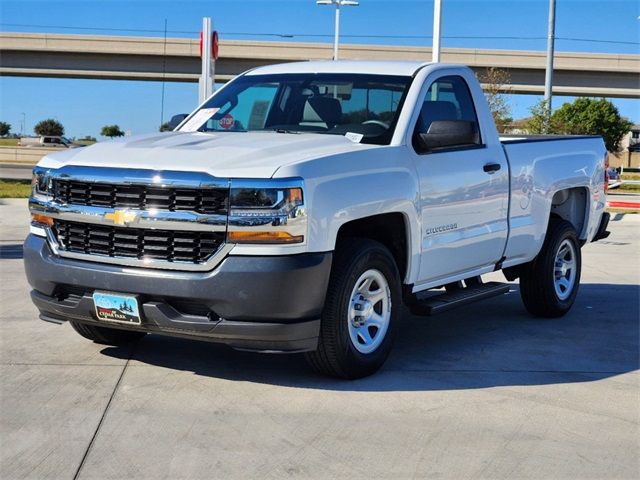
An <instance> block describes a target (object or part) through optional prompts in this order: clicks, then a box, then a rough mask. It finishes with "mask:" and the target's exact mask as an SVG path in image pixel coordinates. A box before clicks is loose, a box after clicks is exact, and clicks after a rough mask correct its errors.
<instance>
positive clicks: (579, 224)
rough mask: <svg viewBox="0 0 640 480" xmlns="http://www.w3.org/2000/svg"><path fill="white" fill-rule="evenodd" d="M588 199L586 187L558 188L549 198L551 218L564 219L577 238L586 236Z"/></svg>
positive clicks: (582, 238) (588, 194)
mask: <svg viewBox="0 0 640 480" xmlns="http://www.w3.org/2000/svg"><path fill="white" fill-rule="evenodd" d="M589 199H590V192H589V189H588V187H584V186H583V187H572V188H566V189H562V190H558V191H556V192H555V193H554V194H553V197H552V199H551V211H550V214H549V217H550V219H551V218H558V219H562V220H566V221H567V222H569V223H570V224H571V225H573V228H574V229H575V230H576V232H577V234H578V238H579V239H581V240H584V239H586V238H587V226H588V223H589V219H588V215H589Z"/></svg>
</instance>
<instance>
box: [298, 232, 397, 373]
mask: <svg viewBox="0 0 640 480" xmlns="http://www.w3.org/2000/svg"><path fill="white" fill-rule="evenodd" d="M400 307H401V287H400V274H399V273H398V268H397V266H396V263H395V261H394V259H393V257H392V256H391V253H390V252H389V250H388V249H387V248H386V247H385V246H384V245H382V244H381V243H378V242H375V241H373V240H368V239H360V238H349V239H346V240H344V241H343V242H341V244H340V245H339V247H338V249H337V250H336V253H335V256H334V260H333V267H332V270H331V277H330V279H329V286H328V288H327V297H326V300H325V306H324V310H323V313H322V320H321V325H320V338H319V341H318V349H317V350H316V351H314V352H309V353H307V354H306V358H307V361H308V362H309V364H310V365H311V366H312V367H313V368H314V369H315V370H317V371H318V372H320V373H323V374H326V375H330V376H334V377H340V378H348V379H355V378H362V377H366V376H368V375H371V374H372V373H374V372H376V371H377V370H378V369H379V368H380V367H381V366H382V364H383V363H384V361H385V360H386V359H387V357H388V356H389V352H390V351H391V346H392V344H393V340H394V338H395V334H396V331H397V327H398V323H399V318H400Z"/></svg>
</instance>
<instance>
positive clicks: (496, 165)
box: [482, 163, 502, 173]
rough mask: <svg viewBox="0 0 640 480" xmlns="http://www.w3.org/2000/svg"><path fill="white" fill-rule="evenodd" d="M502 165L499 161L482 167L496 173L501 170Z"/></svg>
mask: <svg viewBox="0 0 640 480" xmlns="http://www.w3.org/2000/svg"><path fill="white" fill-rule="evenodd" d="M500 168H502V167H501V165H500V164H499V163H487V164H485V166H484V167H482V169H483V170H484V171H485V172H487V173H494V172H497V171H498V170H500Z"/></svg>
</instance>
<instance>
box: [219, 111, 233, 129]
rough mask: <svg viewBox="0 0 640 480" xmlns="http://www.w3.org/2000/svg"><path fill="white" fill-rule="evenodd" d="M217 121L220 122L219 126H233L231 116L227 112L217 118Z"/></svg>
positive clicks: (228, 127) (227, 127) (225, 127)
mask: <svg viewBox="0 0 640 480" xmlns="http://www.w3.org/2000/svg"><path fill="white" fill-rule="evenodd" d="M218 123H220V127H221V128H224V129H225V130H229V129H230V128H231V127H233V117H232V116H231V115H229V114H228V113H227V114H226V115H225V116H224V117H222V118H221V119H220V120H218Z"/></svg>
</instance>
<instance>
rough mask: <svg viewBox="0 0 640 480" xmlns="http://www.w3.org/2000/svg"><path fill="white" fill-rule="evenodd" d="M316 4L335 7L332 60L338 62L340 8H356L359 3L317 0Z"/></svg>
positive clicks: (340, 0) (348, 0)
mask: <svg viewBox="0 0 640 480" xmlns="http://www.w3.org/2000/svg"><path fill="white" fill-rule="evenodd" d="M316 4H317V5H335V6H336V23H335V29H334V36H333V59H334V60H338V43H339V41H340V7H341V6H345V7H357V6H358V5H360V3H359V2H356V1H353V0H317V1H316Z"/></svg>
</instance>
